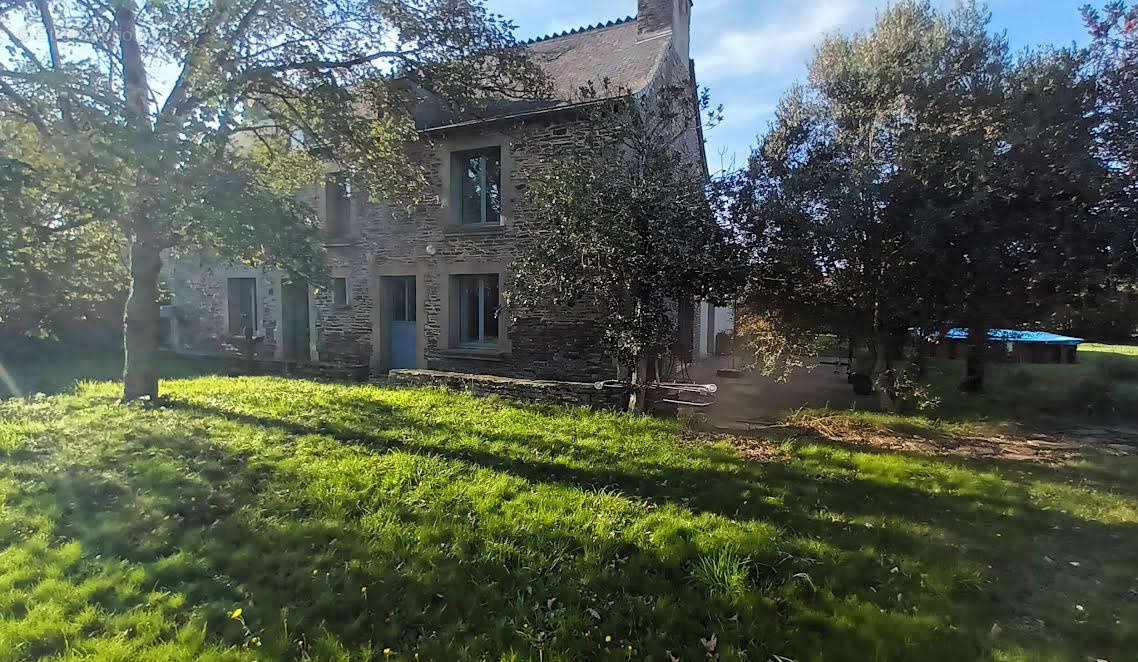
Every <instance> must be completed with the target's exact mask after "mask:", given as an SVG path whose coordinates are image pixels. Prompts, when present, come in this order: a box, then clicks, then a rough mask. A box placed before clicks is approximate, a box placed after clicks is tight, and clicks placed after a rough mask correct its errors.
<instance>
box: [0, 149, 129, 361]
mask: <svg viewBox="0 0 1138 662" xmlns="http://www.w3.org/2000/svg"><path fill="white" fill-rule="evenodd" d="M0 139H2V142H3V144H4V147H0V255H3V256H4V259H3V260H0V342H2V343H11V342H14V341H18V340H21V339H24V338H27V337H55V338H68V339H71V340H74V339H76V334H75V331H76V330H77V328H78V327H79V326H81V325H83V326H87V327H88V328H87V331H88V332H89V331H90V330H91V329H90V327H89V322H90V320H92V319H93V318H94V319H98V318H103V316H104V315H105V314H106V313H108V312H110V311H111V310H113V307H114V306H115V305H116V304H119V305H120V306H121V302H122V300H123V299H124V298H125V286H124V283H125V275H126V272H125V269H124V266H123V263H122V259H121V258H122V249H123V245H122V240H121V237H120V236H119V234H118V233H117V232H116V231H115V228H114V227H112V226H110V225H108V224H106V223H90V224H87V225H84V226H82V227H77V228H73V229H69V230H66V231H61V232H56V233H45V232H42V231H41V228H40V227H37V226H35V225H29V224H27V223H26V222H25V220H26V219H28V218H32V217H40V218H49V217H50V215H51V213H52V207H53V204H52V199H53V198H54V197H55V195H54V191H55V190H56V188H57V185H58V182H53V181H51V180H50V179H48V178H47V177H46V175H47V174H50V173H51V172H59V171H66V168H60V169H57V170H54V171H52V170H46V169H43V168H37V167H35V166H33V165H32V164H31V163H28V162H24V161H19V160H16V159H13V158H10V157H8V156H6V155H5V152H7V151H8V149H7V148H8V146H10V145H11V144H12V143H13V142H14V141H16V140H17V139H18V136H15V135H10V134H9V133H8V132H6V131H4V130H3V128H2V127H0ZM41 173H43V174H41ZM120 311H121V307H120ZM100 321H102V320H101V319H100ZM85 335H89V333H88V334H85Z"/></svg>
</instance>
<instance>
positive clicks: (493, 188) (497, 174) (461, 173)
mask: <svg viewBox="0 0 1138 662" xmlns="http://www.w3.org/2000/svg"><path fill="white" fill-rule="evenodd" d="M453 174H454V176H455V178H456V179H457V180H458V186H456V190H455V193H456V196H457V198H458V199H457V200H456V201H455V202H456V205H455V206H456V208H457V209H458V222H459V223H461V224H463V225H466V224H473V223H495V224H497V223H501V222H502V148H501V147H489V148H487V149H476V150H472V151H469V152H457V153H456V154H455V155H454V159H453Z"/></svg>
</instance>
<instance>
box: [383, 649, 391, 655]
mask: <svg viewBox="0 0 1138 662" xmlns="http://www.w3.org/2000/svg"><path fill="white" fill-rule="evenodd" d="M383 654H384V655H385V656H390V655H391V649H390V648H384V649H383Z"/></svg>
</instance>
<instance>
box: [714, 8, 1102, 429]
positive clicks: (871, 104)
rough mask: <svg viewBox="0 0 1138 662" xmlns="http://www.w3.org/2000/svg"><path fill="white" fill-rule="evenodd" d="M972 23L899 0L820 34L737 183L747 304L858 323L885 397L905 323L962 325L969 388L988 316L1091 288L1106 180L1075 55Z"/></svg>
mask: <svg viewBox="0 0 1138 662" xmlns="http://www.w3.org/2000/svg"><path fill="white" fill-rule="evenodd" d="M988 21H989V16H988V14H987V13H986V12H983V11H981V10H979V9H977V8H976V7H975V6H974V5H972V4H968V3H965V4H961V5H960V6H959V7H957V8H956V9H955V10H953V11H951V12H947V13H941V12H937V11H935V10H933V9H932V7H931V6H930V4H929V3H927V2H902V3H899V4H898V5H895V6H894V7H891V8H890V9H889V10H888V11H886V12H884V13H883V14H882V15H881V16H880V17H879V19H878V22H877V24H876V25H875V27H874V29H873V30H872V31H871V32H870V33H868V34H866V35H859V36H854V37H842V36H837V37H832V38H830V39H828V40H827V41H826V42H825V43H824V44H823V45H822V46H821V47H820V48H819V50H818V54H817V56H816V58H815V59H814V61H813V62H812V64H811V68H810V79H809V85H807V86H803V87H798V88H795V89H793V90H791V91H790V93H788V95H787V96H786V98H785V99H784V100H783V102H782V104H781V106H780V108H779V112H778V114H777V117H776V120H775V123H774V125H773V126H772V128H771V131H770V132H769V133H768V134H767V136H766V137H765V139H764V141H763V143H762V145H761V146H760V148H759V149H758V150H756V152H755V153H754V155H753V156H752V159H751V162H750V164H749V168H748V171H747V172H746V173H745V175H744V176H743V177H742V179H741V183H740V184H739V186H738V187H737V189H738V196H739V203H738V204H737V205H736V206H735V208H734V209H735V215H736V216H737V217H738V218H740V226H741V227H743V228H745V229H746V232H747V234H748V238H749V241H750V244H751V247H752V260H753V263H754V266H753V275H752V278H751V279H750V284H749V286H748V296H747V301H748V302H749V308H750V309H751V310H752V312H755V313H758V314H760V315H762V316H763V317H765V318H766V319H768V320H773V322H771V323H767V324H766V325H765V326H763V327H762V328H765V329H768V330H769V329H775V328H779V327H781V328H783V329H785V334H783V335H782V336H781V337H780V335H779V334H777V333H774V334H772V333H767V334H766V336H765V337H767V338H769V339H770V341H771V343H774V341H778V343H774V344H779V346H781V347H788V346H789V347H795V346H805V345H809V342H807V341H806V340H799V341H798V342H797V343H794V342H791V343H788V342H787V341H786V340H785V339H784V338H785V337H786V336H787V335H791V336H797V337H798V338H805V339H809V338H811V337H813V336H816V335H817V334H818V333H821V332H831V333H837V334H839V335H842V336H849V337H851V338H855V339H858V342H859V344H860V343H864V347H865V349H866V353H867V354H868V356H869V361H870V363H871V365H872V368H870V370H869V371H870V373H871V379H872V382H873V384H874V386H875V388H876V391H877V393H878V394H879V397H880V399H881V404H882V407H883V408H885V409H888V410H892V409H895V408H896V406H897V403H896V398H895V395H896V392H895V383H896V381H895V377H896V375H895V370H894V360H895V359H896V358H897V357H898V356H900V353H901V349H902V345H903V344H904V343H905V341H906V339H907V338H909V337H910V329H913V328H918V329H922V330H925V331H927V332H944V331H946V330H947V329H948V328H950V327H953V326H963V327H966V328H967V329H969V332H970V344H971V349H970V351H969V354H968V359H967V370H966V378H965V381H964V383H963V384H962V387H963V388H967V389H971V390H979V389H981V388H982V387H983V366H984V348H985V347H986V345H987V343H988V331H989V329H991V328H993V327H996V326H1004V325H1018V324H1023V323H1027V322H1029V321H1031V320H1033V319H1036V317H1037V314H1038V310H1039V307H1040V305H1041V303H1040V302H1042V301H1054V300H1057V299H1059V298H1061V297H1064V296H1074V294H1075V293H1077V292H1085V291H1087V290H1089V289H1093V288H1096V287H1100V286H1101V272H1102V270H1101V269H1100V268H1099V267H1098V265H1099V264H1101V263H1102V261H1103V257H1104V250H1105V244H1106V242H1105V234H1104V232H1103V228H1104V227H1106V223H1105V221H1106V219H1105V218H1104V217H1103V214H1102V208H1101V200H1102V195H1103V192H1104V191H1105V190H1106V189H1107V187H1108V182H1107V178H1106V170H1105V169H1104V167H1103V164H1102V162H1101V160H1100V159H1099V158H1097V156H1096V153H1095V150H1094V142H1095V127H1096V119H1095V108H1094V97H1093V94H1091V90H1092V87H1091V86H1089V85H1088V84H1087V79H1086V77H1085V76H1084V75H1083V74H1082V71H1083V64H1082V63H1083V58H1082V56H1081V54H1079V53H1076V52H1072V51H1064V50H1054V51H1046V52H1041V53H1029V54H1026V55H1025V56H1023V57H1022V58H1021V59H1020V60H1019V61H1017V62H1013V61H1012V60H1011V58H1010V57H1009V56H1008V49H1007V45H1006V43H1005V41H1004V39H1003V38H1002V37H1000V36H996V35H993V34H991V33H990V32H989V31H988V29H987V26H988ZM768 344H770V343H768Z"/></svg>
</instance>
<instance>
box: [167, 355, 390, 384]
mask: <svg viewBox="0 0 1138 662" xmlns="http://www.w3.org/2000/svg"><path fill="white" fill-rule="evenodd" d="M158 353H159V355H165V356H169V357H175V358H179V359H190V360H195V361H201V362H202V363H203V364H209V365H210V366H211V367H212V368H215V369H217V370H218V371H221V372H225V373H226V374H228V375H231V376H235V375H270V376H274V375H288V376H294V377H307V378H310V379H324V380H329V381H341V382H366V381H367V379H368V365H367V364H366V363H350V362H323V363H291V362H287V363H286V362H285V361H282V360H280V359H274V358H265V357H259V358H255V359H252V360H249V359H247V358H245V357H243V356H237V355H233V354H221V353H207V352H187V351H181V352H173V351H168V350H159V352H158Z"/></svg>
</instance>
